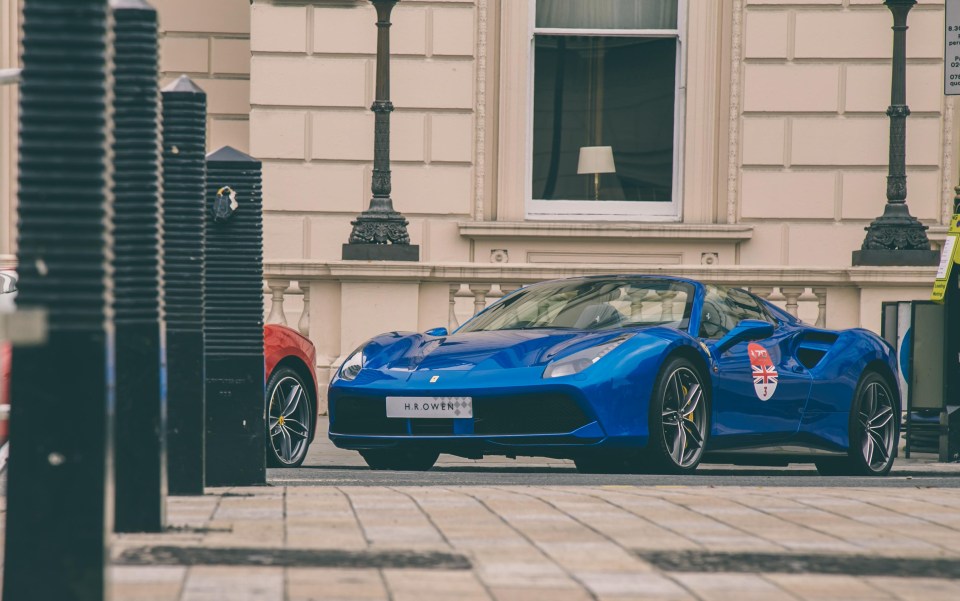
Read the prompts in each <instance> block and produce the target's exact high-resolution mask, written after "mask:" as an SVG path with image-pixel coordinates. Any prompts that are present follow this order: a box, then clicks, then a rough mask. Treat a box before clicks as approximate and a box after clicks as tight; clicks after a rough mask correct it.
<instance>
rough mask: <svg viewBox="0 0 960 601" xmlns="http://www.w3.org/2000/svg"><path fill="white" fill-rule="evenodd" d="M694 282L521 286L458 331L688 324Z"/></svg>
mask: <svg viewBox="0 0 960 601" xmlns="http://www.w3.org/2000/svg"><path fill="white" fill-rule="evenodd" d="M692 304H693V286H692V285H691V284H688V283H686V282H678V281H673V280H658V279H653V278H621V279H604V280H596V279H580V280H565V281H560V282H546V283H543V284H534V285H532V286H529V287H527V288H523V289H521V290H519V291H517V292H516V293H514V294H512V295H511V296H508V297H506V298H504V299H503V300H501V301H500V302H498V303H496V304H495V305H492V306H491V307H490V308H489V309H487V310H486V311H484V312H483V313H482V314H480V315H478V316H476V317H475V318H473V319H471V320H470V321H468V322H467V323H466V324H464V325H463V327H462V328H460V330H459V331H458V332H490V331H494V330H529V329H548V328H550V329H557V328H559V329H573V330H608V329H616V328H629V327H637V326H652V325H665V326H668V327H672V328H678V329H685V328H687V327H688V325H689V323H690V309H691V306H692Z"/></svg>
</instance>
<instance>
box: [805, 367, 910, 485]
mask: <svg viewBox="0 0 960 601" xmlns="http://www.w3.org/2000/svg"><path fill="white" fill-rule="evenodd" d="M898 419H899V415H898V411H897V402H896V396H894V394H893V391H892V389H891V388H890V384H889V383H888V382H887V380H886V378H884V377H883V376H881V375H880V374H879V373H877V372H875V371H869V372H866V373H865V374H864V375H863V376H862V377H861V378H860V383H859V384H858V385H857V390H856V392H855V393H854V397H853V404H852V406H851V407H850V423H849V435H850V448H849V450H848V452H847V456H846V457H836V458H834V457H830V458H826V459H821V460H819V461H817V471H818V472H819V473H820V474H821V475H823V476H886V475H887V474H888V473H890V468H892V467H893V459H894V457H893V453H894V450H895V449H896V441H897V420H898Z"/></svg>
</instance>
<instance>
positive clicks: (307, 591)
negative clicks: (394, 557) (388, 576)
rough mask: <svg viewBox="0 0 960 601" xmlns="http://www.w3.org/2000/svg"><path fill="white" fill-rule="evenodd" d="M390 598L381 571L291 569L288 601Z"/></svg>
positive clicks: (378, 600)
mask: <svg viewBox="0 0 960 601" xmlns="http://www.w3.org/2000/svg"><path fill="white" fill-rule="evenodd" d="M388 598H389V593H388V592H387V589H386V587H385V586H384V582H383V578H382V576H381V575H380V572H379V571H378V570H344V569H337V570H335V569H317V568H309V569H308V568H292V569H288V570H287V601H320V600H327V599H336V600H342V601H381V600H383V601H386V600H387V599H388Z"/></svg>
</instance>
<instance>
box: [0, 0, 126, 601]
mask: <svg viewBox="0 0 960 601" xmlns="http://www.w3.org/2000/svg"><path fill="white" fill-rule="evenodd" d="M108 19H109V7H108V5H107V0H28V1H27V2H25V3H24V9H23V74H22V79H21V83H20V127H21V129H20V156H19V204H18V208H17V211H18V215H19V232H18V234H19V236H18V249H17V262H18V271H19V276H20V277H19V281H18V283H17V285H18V288H19V297H18V298H17V304H18V305H19V306H20V307H21V308H45V309H46V310H47V312H48V327H49V335H48V338H47V341H46V342H45V343H44V344H42V345H40V346H37V347H31V348H15V349H14V351H13V372H12V387H11V398H12V399H15V400H14V401H13V403H12V411H13V414H12V416H11V420H10V426H11V432H10V465H9V474H8V479H7V526H6V539H5V553H4V566H3V572H4V573H3V598H4V599H5V600H7V601H24V600H33V599H36V600H43V601H48V600H50V599H58V600H64V601H67V600H72V599H84V600H96V599H102V598H103V597H104V590H105V587H104V584H105V578H104V574H105V572H104V568H105V565H106V559H107V540H108V539H107V536H108V533H109V532H110V530H111V527H112V523H111V517H112V515H113V507H112V499H113V478H112V466H111V465H110V461H111V453H112V448H111V446H112V428H111V421H112V413H113V396H112V391H113V372H114V355H113V321H112V320H113V315H112V314H111V311H112V310H111V309H110V308H109V307H110V306H111V305H112V302H113V299H112V296H113V284H112V273H111V269H110V267H109V256H110V253H111V246H112V240H111V236H112V234H111V226H110V223H111V221H112V210H113V209H112V204H113V198H112V192H111V190H110V179H111V173H110V171H111V169H110V156H109V149H110V145H111V143H112V140H111V138H112V129H113V125H112V119H111V117H110V110H109V108H110V99H109V94H110V81H111V71H112V68H113V61H112V57H111V50H110V47H109V45H108V43H107V34H108Z"/></svg>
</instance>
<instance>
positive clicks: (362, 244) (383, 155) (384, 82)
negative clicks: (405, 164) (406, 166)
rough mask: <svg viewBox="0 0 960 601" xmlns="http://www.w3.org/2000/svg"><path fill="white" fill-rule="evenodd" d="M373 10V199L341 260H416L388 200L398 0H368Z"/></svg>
mask: <svg viewBox="0 0 960 601" xmlns="http://www.w3.org/2000/svg"><path fill="white" fill-rule="evenodd" d="M370 1H371V2H372V3H373V6H374V7H375V8H376V9H377V91H376V99H375V100H374V101H373V106H372V107H371V110H372V111H373V113H374V138H373V185H372V186H371V188H372V191H373V199H371V200H370V208H369V209H367V210H366V211H364V212H363V213H361V214H360V216H359V217H357V219H356V221H353V222H351V223H352V225H353V231H352V232H351V233H350V241H349V243H348V244H344V245H343V258H344V259H357V260H368V261H369V260H373V261H419V260H420V247H419V246H414V245H411V244H410V236H409V235H408V234H407V220H406V219H404V217H403V215H401V214H400V213H398V212H397V211H395V210H394V209H393V200H391V199H390V190H391V186H390V113H391V112H392V111H393V103H392V102H390V13H391V12H392V11H393V7H394V6H396V4H397V2H399V0H370Z"/></svg>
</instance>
